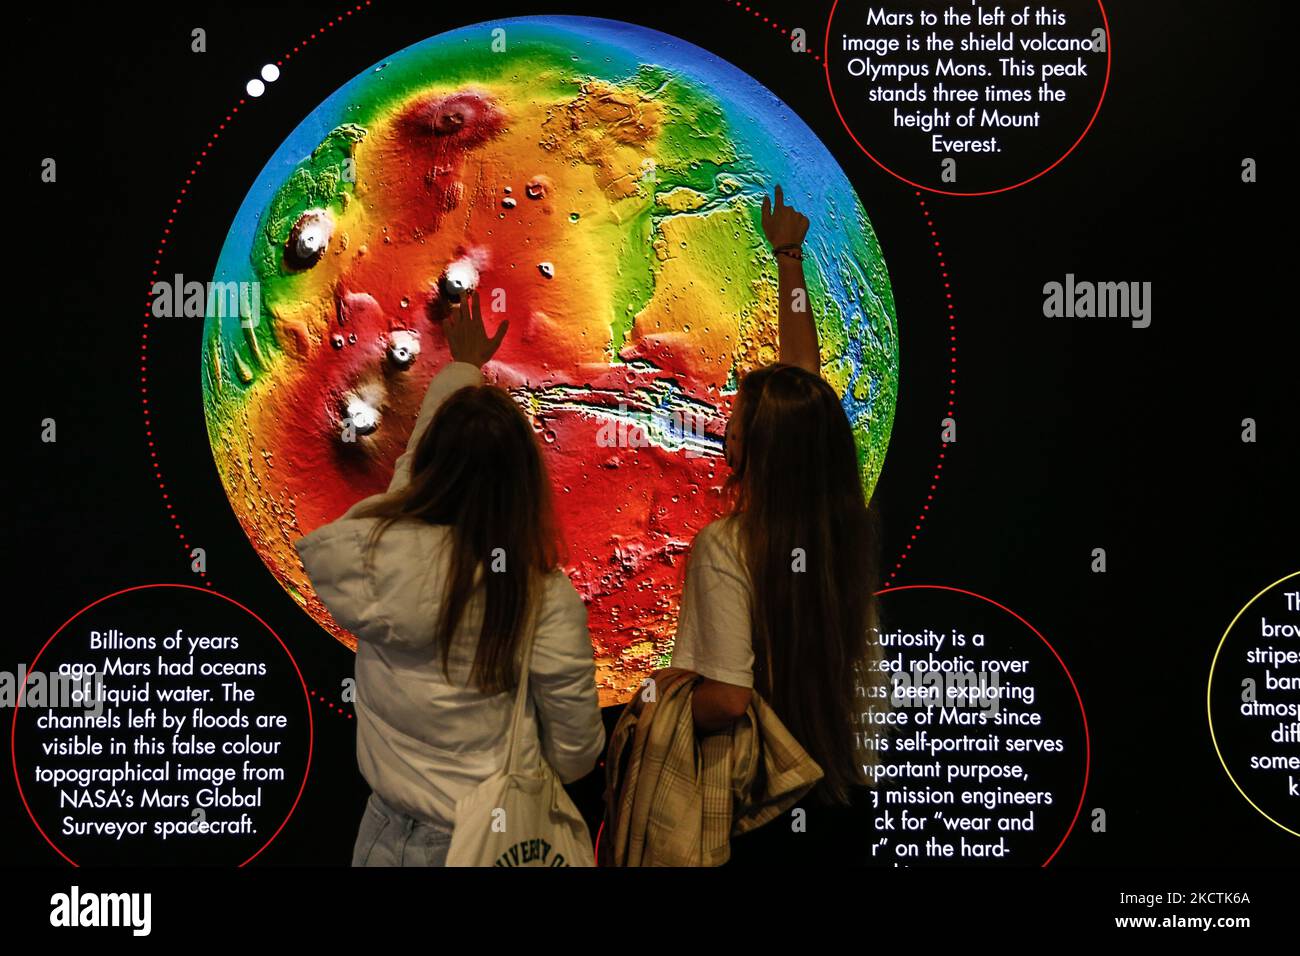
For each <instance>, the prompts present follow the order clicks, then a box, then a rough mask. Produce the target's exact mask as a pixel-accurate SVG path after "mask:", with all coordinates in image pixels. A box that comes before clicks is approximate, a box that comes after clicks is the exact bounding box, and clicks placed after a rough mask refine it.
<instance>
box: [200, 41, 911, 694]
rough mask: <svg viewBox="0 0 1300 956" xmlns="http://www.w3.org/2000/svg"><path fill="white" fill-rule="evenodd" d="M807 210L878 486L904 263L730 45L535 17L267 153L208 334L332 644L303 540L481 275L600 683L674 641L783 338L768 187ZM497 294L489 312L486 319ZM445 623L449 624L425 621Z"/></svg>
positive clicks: (660, 654)
mask: <svg viewBox="0 0 1300 956" xmlns="http://www.w3.org/2000/svg"><path fill="white" fill-rule="evenodd" d="M778 183H779V184H780V185H781V186H782V187H783V188H784V193H785V198H786V201H787V202H788V203H789V204H791V205H793V206H794V207H795V208H797V209H799V210H800V211H801V212H803V213H805V214H806V215H807V216H808V217H809V219H810V220H811V221H812V226H811V229H810V231H809V234H808V239H807V244H806V247H805V263H804V265H805V270H806V275H807V280H808V296H809V308H810V309H811V310H812V312H813V314H814V316H815V317H816V321H817V325H818V331H819V333H820V336H821V343H822V364H823V374H824V375H825V376H826V378H827V380H828V381H829V382H830V383H831V385H832V386H834V388H835V389H836V391H837V393H838V394H839V395H840V396H841V397H842V400H843V404H844V409H845V411H846V412H847V414H848V417H849V420H850V421H851V422H852V424H853V428H854V432H855V435H856V439H857V445H858V452H859V462H860V466H861V473H862V482H863V487H864V489H865V491H866V492H867V494H870V493H871V492H872V490H873V489H874V487H875V483H876V479H877V478H878V476H879V474H880V469H881V466H882V463H883V461H884V456H885V452H886V449H887V447H888V444H889V435H890V430H891V427H892V424H893V418H894V408H895V400H896V396H897V389H898V348H899V345H898V329H897V320H896V316H895V310H894V302H893V295H892V292H891V289H890V283H889V276H888V272H887V270H886V267H885V262H884V258H883V256H882V253H881V249H880V245H879V243H878V241H877V238H876V235H875V232H874V230H873V228H872V225H871V223H870V221H869V219H868V217H867V213H866V210H865V208H864V206H863V203H862V202H861V201H860V199H859V197H858V196H857V194H856V193H855V192H854V189H853V187H852V186H851V185H850V183H849V181H848V179H847V178H846V176H845V175H844V173H843V171H842V170H841V169H840V167H839V166H838V165H837V164H836V162H835V160H834V159H833V158H832V157H831V155H830V153H829V152H828V151H827V149H826V148H825V147H824V146H823V145H822V144H821V142H820V141H819V140H818V139H817V137H816V136H815V135H814V134H813V133H812V131H811V130H810V129H809V128H808V127H807V125H805V123H804V122H803V121H802V120H800V119H799V118H798V117H796V116H795V115H794V113H793V112H791V110H790V109H789V108H788V107H786V106H785V105H784V104H783V103H782V102H781V101H780V100H779V99H777V98H776V97H775V96H774V95H773V94H772V93H771V92H769V91H768V90H767V89H765V88H764V87H762V86H761V85H759V84H758V83H757V82H755V81H754V80H753V79H751V78H750V77H748V76H747V75H745V74H744V73H742V72H740V71H739V70H737V69H736V68H735V67H733V66H731V65H730V64H728V63H727V62H725V61H723V60H721V59H719V58H718V57H716V56H714V55H712V54H710V53H708V52H706V51H704V50H702V49H700V48H699V47H696V46H694V45H692V44H689V43H686V42H684V41H682V40H679V39H676V38H673V37H670V36H668V35H666V34H663V33H659V32H656V31H653V30H648V29H645V28H642V27H637V26H632V25H629V24H623V23H617V22H614V21H609V20H600V19H591V18H576V17H528V18H520V19H512V20H501V21H493V22H490V23H483V24H477V25H474V26H471V27H465V28H462V29H459V30H456V31H453V32H450V33H445V34H441V35H439V36H435V37H432V38H430V39H427V40H424V41H422V42H420V43H416V44H414V45H412V46H409V47H407V48H405V49H403V50H401V51H400V52H398V53H396V54H394V55H392V56H391V57H388V58H387V59H385V60H383V61H381V62H379V63H376V64H375V65H374V66H373V67H371V68H369V69H367V70H366V71H365V72H363V73H362V74H360V75H359V76H357V77H355V78H354V79H352V80H351V81H350V82H348V83H347V84H345V85H344V86H343V87H342V88H340V89H339V90H338V91H337V92H335V93H334V94H333V95H331V96H330V97H329V98H328V99H327V100H326V101H325V102H323V103H322V104H321V105H320V106H319V107H317V108H316V109H315V110H314V111H313V112H312V113H311V114H310V115H309V116H308V117H307V118H306V119H305V120H303V121H302V123H301V124H300V125H299V126H298V127H297V128H296V129H294V130H293V132H292V133H291V134H290V135H289V136H288V138H287V139H286V140H285V141H284V142H283V144H281V145H280V147H279V148H278V149H277V150H276V151H275V153H274V154H273V156H272V158H271V159H270V161H269V162H268V163H267V164H266V166H265V168H264V169H263V170H262V172H261V174H260V175H259V176H258V178H257V180H256V181H255V183H254V184H253V186H252V188H251V189H250V191H249V193H248V195H247V196H246V198H245V200H244V202H243V204H242V206H241V207H240V209H239V211H238V213H237V215H236V217H235V219H234V221H233V223H232V224H231V225H230V228H229V230H228V232H227V235H226V241H225V244H224V246H223V248H222V252H221V256H220V259H219V261H218V264H217V268H216V272H215V275H214V277H213V278H214V281H216V282H220V283H231V282H236V283H248V284H249V286H250V287H253V286H252V284H253V283H256V286H255V287H253V288H256V290H257V297H256V301H254V302H252V303H251V305H250V309H251V311H252V313H253V314H245V315H243V316H233V315H229V316H220V317H218V316H214V315H210V316H209V317H208V319H207V321H206V324H205V328H204V335H203V354H202V387H203V401H204V410H205V417H206V422H207V428H208V437H209V439H210V443H211V447H212V453H213V458H214V461H215V463H216V466H217V469H218V472H219V474H220V477H221V481H222V483H223V485H224V488H225V490H226V493H227V496H228V497H229V500H230V504H231V506H232V508H233V509H234V511H235V514H236V515H237V517H238V519H239V522H240V524H241V525H242V527H243V528H244V530H245V532H246V533H247V535H248V537H249V540H250V541H251V543H252V545H253V547H254V548H255V549H256V551H257V553H258V555H259V556H260V557H261V558H262V560H263V562H264V563H265V564H266V566H267V568H268V569H269V570H270V571H271V573H272V574H273V575H274V576H275V577H276V579H277V580H278V581H279V582H280V584H281V585H282V586H283V587H284V588H285V589H286V590H287V591H288V593H289V594H290V595H292V597H293V598H294V600H296V601H297V602H298V603H299V604H300V605H301V606H302V608H303V609H304V610H305V611H306V612H307V613H308V614H309V615H310V616H311V617H312V618H314V619H315V620H316V621H317V622H318V623H319V624H320V625H321V626H322V627H323V628H324V629H325V630H326V631H327V632H329V634H330V635H332V636H333V638H335V639H337V640H338V641H340V642H342V643H343V644H345V645H347V646H349V647H353V646H355V639H354V638H353V637H352V635H350V634H349V633H347V632H346V631H345V630H344V629H342V628H341V627H339V626H338V625H337V624H336V623H335V622H334V621H333V620H332V619H331V618H330V615H329V613H328V611H327V610H326V609H325V607H324V606H323V605H322V604H321V602H320V601H319V600H318V599H317V598H316V596H315V595H314V594H313V592H312V590H311V584H310V582H309V581H308V579H307V576H306V574H305V572H304V571H303V569H302V566H301V564H300V562H299V559H298V555H297V552H296V551H295V550H294V547H293V542H294V541H295V540H296V539H297V538H298V537H300V536H302V535H304V534H307V533H309V532H311V531H312V530H314V529H315V528H317V527H319V526H321V525H323V524H325V523H327V522H330V521H332V520H334V519H336V518H338V517H339V515H341V514H342V513H343V512H344V511H345V510H346V509H347V508H348V507H349V506H351V505H352V504H353V503H355V502H356V501H357V500H358V499H360V498H362V497H365V496H367V495H371V494H375V493H377V492H382V491H383V490H385V489H386V488H387V486H388V482H389V480H390V478H391V476H392V469H393V463H394V462H395V460H396V459H397V457H398V455H399V454H400V453H401V452H402V450H403V449H404V448H405V446H406V442H407V440H408V438H409V437H410V433H411V429H412V426H413V424H414V421H415V416H416V412H417V410H418V409H419V406H420V402H421V399H422V398H423V396H424V393H425V390H426V388H427V386H428V384H429V382H430V380H431V379H432V377H433V376H434V374H436V372H437V371H438V370H439V369H440V368H442V367H443V366H444V365H445V364H446V363H447V362H448V361H450V357H449V355H448V351H447V347H446V342H445V339H444V336H443V333H442V329H441V319H442V316H444V315H445V314H446V309H447V306H448V303H449V302H450V301H453V300H454V299H455V297H456V296H457V295H458V294H459V293H460V292H462V291H463V290H464V289H467V288H473V289H476V290H478V292H479V294H480V296H481V299H482V303H483V308H484V313H485V317H486V319H487V325H488V329H489V332H490V331H491V329H492V328H493V327H494V325H495V320H499V319H500V318H508V319H509V320H510V331H509V334H508V335H507V336H506V338H505V340H504V343H503V344H502V346H501V348H500V350H499V351H498V352H497V354H496V356H495V358H494V359H493V361H492V362H491V363H489V364H488V366H487V367H486V369H485V374H486V377H487V379H488V380H489V381H492V382H495V383H496V384H498V385H500V386H502V387H503V388H505V389H507V390H508V391H509V392H510V394H511V395H513V396H514V397H515V399H516V400H517V401H518V402H519V404H520V406H521V407H522V408H523V409H524V411H525V412H526V413H527V415H528V416H529V417H530V419H531V421H532V422H533V424H534V428H535V430H536V433H537V435H538V441H539V443H540V445H541V448H542V451H543V456H544V459H545V462H546V465H547V468H548V469H549V473H550V475H551V479H552V482H553V493H554V500H555V504H556V511H557V518H558V519H559V522H560V528H561V531H562V533H563V535H564V540H565V546H566V550H567V555H568V557H567V564H566V567H565V570H566V571H567V572H568V574H569V576H570V577H571V579H572V580H573V583H574V585H575V586H576V587H577V589H578V591H579V593H580V594H581V595H582V597H583V599H584V601H585V602H586V604H587V607H588V618H589V624H590V629H591V639H592V643H593V646H594V651H595V657H596V663H597V682H598V685H599V689H600V697H601V703H602V704H604V705H610V704H614V703H619V702H622V701H624V700H626V699H628V697H629V696H630V694H631V692H632V690H633V689H634V688H635V687H636V686H637V685H638V684H639V683H640V681H641V680H642V679H643V678H644V677H645V676H646V675H647V674H649V673H650V672H652V671H653V670H655V669H656V668H658V667H662V666H664V665H665V664H666V663H667V662H668V658H669V654H670V652H671V649H672V641H673V635H674V631H675V627H676V615H677V608H678V598H679V595H680V590H681V585H682V581H683V578H684V566H685V560H686V556H687V554H688V552H689V549H690V545H691V541H692V539H693V537H694V535H695V533H696V532H697V531H698V530H699V529H700V528H702V527H703V526H704V525H705V524H707V523H708V522H710V521H712V520H713V519H714V518H716V517H718V516H719V515H720V514H721V513H723V511H724V509H725V506H726V503H725V501H724V498H723V494H722V486H723V483H724V481H725V480H726V478H727V475H728V469H727V466H726V464H725V462H724V460H723V456H722V438H723V431H724V429H725V425H726V421H727V416H728V415H729V413H730V408H731V404H732V400H733V398H734V395H735V390H736V386H737V383H738V381H739V379H740V378H741V377H742V376H743V375H744V374H745V373H746V372H747V371H748V370H750V369H752V368H756V367H758V366H761V365H763V364H766V363H768V362H771V361H774V360H775V359H776V316H777V281H776V278H777V277H776V264H775V261H774V259H773V257H772V255H771V251H770V249H769V248H768V246H767V243H766V241H765V240H764V238H763V235H762V232H761V230H760V228H759V225H758V222H759V206H760V203H761V202H762V199H763V196H764V195H771V193H772V191H773V188H774V186H775V185H776V184H778ZM494 312H495V314H494ZM431 626H432V623H431Z"/></svg>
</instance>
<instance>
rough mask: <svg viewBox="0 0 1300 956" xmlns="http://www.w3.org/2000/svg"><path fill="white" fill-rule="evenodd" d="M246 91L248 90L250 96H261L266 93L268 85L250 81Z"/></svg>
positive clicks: (259, 81) (258, 81)
mask: <svg viewBox="0 0 1300 956" xmlns="http://www.w3.org/2000/svg"><path fill="white" fill-rule="evenodd" d="M244 89H246V90H248V95H249V96H261V95H262V94H263V93H265V92H266V85H265V84H264V83H263V82H262V81H261V80H249V81H248V85H247V86H245V87H244Z"/></svg>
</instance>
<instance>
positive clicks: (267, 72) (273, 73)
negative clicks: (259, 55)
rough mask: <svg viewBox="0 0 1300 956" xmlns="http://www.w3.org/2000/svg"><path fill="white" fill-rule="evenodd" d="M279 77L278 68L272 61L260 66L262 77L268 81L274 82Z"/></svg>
mask: <svg viewBox="0 0 1300 956" xmlns="http://www.w3.org/2000/svg"><path fill="white" fill-rule="evenodd" d="M279 78H280V68H279V67H278V66H276V65H275V64H274V63H268V64H266V66H264V67H262V79H264V80H266V82H268V83H274V82H275V81H276V80H278V79H279Z"/></svg>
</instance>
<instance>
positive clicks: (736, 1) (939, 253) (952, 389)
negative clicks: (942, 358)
mask: <svg viewBox="0 0 1300 956" xmlns="http://www.w3.org/2000/svg"><path fill="white" fill-rule="evenodd" d="M724 2H725V3H726V4H727V5H728V6H734V7H736V8H738V9H741V10H744V11H745V12H746V13H751V14H753V15H754V16H755V17H757V18H759V19H761V20H762V21H763V22H764V23H768V24H770V25H771V26H772V29H774V30H776V31H778V32H780V33H782V34H784V35H786V36H789V35H790V30H788V29H786V28H785V27H783V26H781V24H779V23H777V22H776V21H775V20H772V19H770V18H769V17H766V16H764V15H763V14H762V12H761V11H759V10H755V9H754V8H753V7H751V6H749V5H748V4H745V3H743V2H741V0H724ZM802 52H804V53H808V54H811V55H812V58H813V59H814V60H817V61H818V62H820V61H821V57H820V56H819V55H818V54H816V53H814V52H813V51H812V50H810V49H807V48H805V49H804V50H803V51H802ZM916 201H917V202H918V203H920V206H921V215H923V216H924V217H925V224H926V226H927V227H929V229H930V238H931V239H932V240H933V241H934V252H935V256H936V257H937V258H938V260H939V273H940V275H941V276H942V277H943V288H944V301H945V303H946V304H947V313H948V352H949V357H950V358H949V363H948V364H949V376H948V415H947V417H948V418H952V419H954V420H955V419H956V408H957V315H956V310H955V308H954V306H953V304H952V283H950V282H949V281H948V278H949V276H948V264H947V262H946V261H945V259H944V254H943V246H941V245H940V244H939V234H938V232H936V231H935V228H934V220H933V218H932V217H931V215H930V209H929V207H928V206H927V205H926V204H925V200H924V199H923V198H922V195H921V191H920V190H919V189H918V190H916ZM947 449H948V443H947V442H945V441H942V439H941V440H940V449H939V460H938V462H936V463H935V466H934V474H933V475H931V476H930V489H929V491H927V492H926V495H925V504H923V505H922V506H921V513H920V514H919V515H917V518H916V523H915V524H914V525H913V526H912V532H911V538H910V539H909V540H908V542H907V544H906V545H905V546H904V547H903V551H902V553H901V554H900V555H899V556H898V560H897V561H896V562H894V567H893V569H892V570H891V571H890V572H889V576H888V577H887V578H886V579H885V582H884V584H883V587H889V586H890V585H891V584H893V582H894V578H896V577H897V576H898V572H899V571H901V570H902V569H903V564H904V563H905V562H906V561H907V559H908V556H909V555H911V553H912V545H913V544H914V543H915V542H916V538H917V535H919V534H920V533H921V528H922V526H923V525H924V524H925V519H926V517H927V516H928V515H929V513H930V503H931V502H932V501H934V493H935V491H936V490H938V488H939V479H940V478H942V477H943V462H944V458H945V457H946V455H947Z"/></svg>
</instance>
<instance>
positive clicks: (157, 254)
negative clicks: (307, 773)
mask: <svg viewBox="0 0 1300 956" xmlns="http://www.w3.org/2000/svg"><path fill="white" fill-rule="evenodd" d="M371 2H372V0H363V2H361V3H358V4H356V5H355V6H353V7H352V8H351V9H348V10H345V11H343V12H342V13H340V14H339V15H338V16H337V17H335V18H334V19H333V20H327V21H326V22H325V24H324V25H323V26H321V27H319V28H318V29H317V30H316V32H314V33H311V34H309V35H308V36H307V38H306V39H305V40H302V41H301V42H299V44H298V45H297V46H295V47H294V48H293V49H292V50H290V51H289V52H287V53H285V54H284V55H283V56H281V57H280V58H279V59H278V60H276V61H275V65H276V66H284V64H285V61H286V60H291V59H293V56H294V54H295V53H299V52H301V51H302V49H303V48H304V47H306V46H307V44H309V43H311V42H312V41H314V40H316V39H319V38H321V37H322V36H324V34H325V31H326V30H330V29H333V28H334V27H335V26H338V25H339V24H341V23H343V22H344V20H345V19H346V18H347V17H350V16H352V15H353V14H354V13H360V12H361V11H362V10H364V9H365V8H366V7H368V6H370V5H371ZM246 103H247V101H246V100H245V99H244V98H243V97H240V99H239V103H238V104H237V105H235V106H233V107H231V109H230V112H229V113H227V114H226V118H225V120H224V121H222V122H220V123H218V124H217V129H216V131H215V132H214V133H213V134H212V136H211V138H210V139H208V141H207V143H205V144H204V146H203V149H201V150H199V155H198V157H197V158H195V160H194V165H193V166H192V167H190V171H189V173H188V175H187V176H186V177H185V183H184V185H183V186H181V189H180V192H179V194H177V196H176V199H175V201H174V203H173V205H172V208H171V212H170V213H169V215H168V217H167V225H166V226H164V227H163V231H162V237H161V238H160V239H159V240H158V248H157V249H155V250H154V260H153V269H152V270H151V271H150V273H149V295H148V297H147V298H146V300H145V309H144V321H143V322H142V323H141V326H140V406H141V410H142V412H143V415H144V434H145V438H146V440H147V441H148V443H149V445H148V447H149V458H150V460H151V461H150V463H151V464H152V465H153V472H154V478H155V479H156V480H157V482H158V490H159V491H160V492H161V493H162V497H163V507H164V508H166V509H167V517H168V519H169V520H170V521H171V523H172V526H173V527H174V528H175V529H176V536H177V537H178V538H179V539H180V543H181V548H182V549H183V550H185V553H186V556H187V557H188V556H189V551H188V548H189V544H188V542H187V541H186V540H185V532H184V531H183V530H181V522H180V518H179V517H178V516H177V514H176V509H175V507H174V506H173V505H172V501H171V495H170V493H169V492H168V491H167V483H166V482H165V481H164V480H163V473H162V465H161V464H160V462H159V459H158V450H157V448H156V447H155V446H154V436H153V421H152V419H151V417H150V413H149V320H150V319H151V318H153V286H154V283H155V282H156V281H157V280H158V269H159V267H160V266H161V265H162V260H163V254H164V253H165V252H166V251H167V237H168V236H170V235H171V231H172V226H173V225H174V224H175V222H176V216H177V215H179V213H180V208H181V206H182V205H184V203H185V197H186V196H187V195H188V194H189V188H190V186H191V185H193V182H194V177H196V176H197V175H198V174H199V172H200V171H201V170H202V168H203V160H204V159H206V158H207V155H208V150H210V149H212V148H213V147H214V145H215V144H216V141H217V140H218V139H220V138H221V133H222V132H223V131H224V130H225V128H226V124H227V123H231V122H233V121H234V118H235V116H236V115H237V114H238V113H239V108H240V107H241V106H244V105H246ZM199 577H200V578H201V579H202V581H203V585H204V587H207V588H211V587H212V581H211V580H209V578H208V572H207V569H206V568H204V569H203V570H200V571H199ZM311 696H312V697H313V698H319V700H320V702H322V703H324V704H325V705H326V706H327V707H328V708H329V709H330V710H331V711H334V712H336V713H342V714H343V715H344V716H346V717H347V719H348V720H351V719H352V715H351V714H349V713H347V712H346V711H345V710H344V709H343V708H342V707H337V706H336V705H334V704H333V703H332V702H330V701H329V700H328V698H326V697H325V696H324V695H323V694H318V693H317V692H316V691H315V690H312V691H311Z"/></svg>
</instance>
